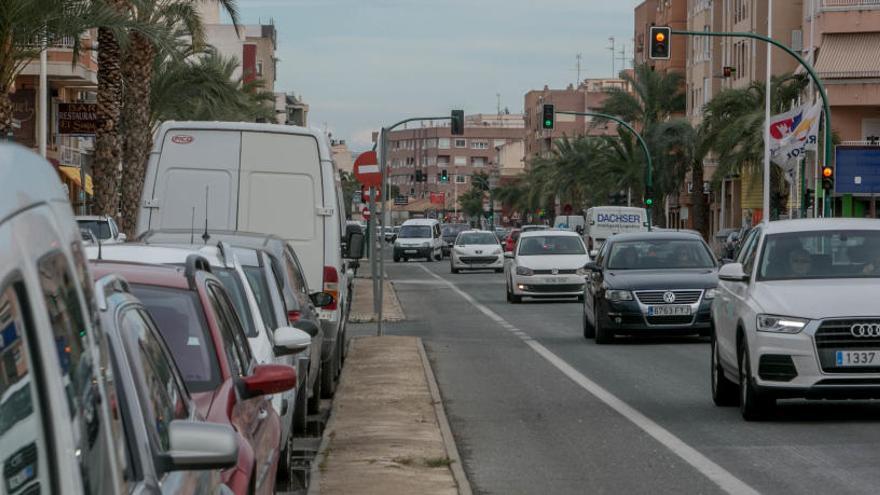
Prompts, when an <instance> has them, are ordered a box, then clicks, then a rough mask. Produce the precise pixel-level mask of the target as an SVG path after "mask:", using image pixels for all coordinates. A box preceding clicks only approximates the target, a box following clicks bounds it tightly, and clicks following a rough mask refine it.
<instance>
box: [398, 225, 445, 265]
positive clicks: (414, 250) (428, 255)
mask: <svg viewBox="0 0 880 495" xmlns="http://www.w3.org/2000/svg"><path fill="white" fill-rule="evenodd" d="M443 244H444V243H443V237H442V233H441V231H440V222H438V221H437V220H434V219H430V218H417V219H413V220H407V221H405V222H403V225H401V226H400V232H398V233H397V239H395V240H394V261H395V263H396V262H398V261H400V260H403V261H406V260H408V259H410V258H424V259H425V260H426V261H440V260H441V259H443Z"/></svg>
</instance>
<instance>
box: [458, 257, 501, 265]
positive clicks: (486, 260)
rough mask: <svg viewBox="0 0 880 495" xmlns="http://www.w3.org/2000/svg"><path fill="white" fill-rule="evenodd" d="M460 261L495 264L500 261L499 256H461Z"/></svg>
mask: <svg viewBox="0 0 880 495" xmlns="http://www.w3.org/2000/svg"><path fill="white" fill-rule="evenodd" d="M458 261H461V262H462V263H484V264H488V263H495V262H496V261H498V256H460V257H459V258H458Z"/></svg>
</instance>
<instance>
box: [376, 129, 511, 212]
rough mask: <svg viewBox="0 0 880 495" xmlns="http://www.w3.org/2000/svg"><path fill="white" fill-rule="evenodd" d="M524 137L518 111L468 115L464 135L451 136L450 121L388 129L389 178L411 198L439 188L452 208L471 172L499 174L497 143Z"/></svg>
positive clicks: (465, 188) (452, 208) (466, 185)
mask: <svg viewBox="0 0 880 495" xmlns="http://www.w3.org/2000/svg"><path fill="white" fill-rule="evenodd" d="M502 124H503V125H502ZM522 139H523V123H522V115H513V114H510V115H508V114H503V115H501V116H500V117H499V116H498V115H470V116H467V117H466V118H465V128H464V135H463V136H452V134H451V129H450V127H449V124H448V123H444V124H442V125H434V126H422V127H416V128H410V129H400V130H395V131H392V132H391V133H389V135H388V160H389V161H388V163H389V165H390V168H389V180H390V182H391V184H392V185H396V186H397V187H398V188H399V189H400V193H401V195H404V196H408V197H410V198H411V199H412V200H420V199H426V198H430V197H431V193H434V197H435V198H437V197H438V194H436V193H443V194H444V200H445V208H446V209H449V210H454V209H455V207H456V202H457V197H458V194H460V193H463V192H465V191H467V190H469V189H470V183H471V177H472V176H473V175H474V174H476V173H479V172H484V173H487V174H489V175H494V176H498V175H499V174H500V169H499V165H498V162H497V160H498V154H497V151H496V148H498V147H501V146H505V145H508V144H511V143H516V142H522ZM444 173H445V176H446V177H447V178H448V180H447V181H445V182H444V181H443V180H442V177H443V175H444ZM417 175H424V177H425V178H426V180H424V181H422V182H417V181H416V176H417ZM437 209H444V205H440V206H439V207H438V208H437Z"/></svg>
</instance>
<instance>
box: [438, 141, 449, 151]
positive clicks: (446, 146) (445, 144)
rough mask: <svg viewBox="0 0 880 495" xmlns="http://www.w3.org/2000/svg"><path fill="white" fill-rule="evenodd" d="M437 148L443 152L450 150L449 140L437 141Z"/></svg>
mask: <svg viewBox="0 0 880 495" xmlns="http://www.w3.org/2000/svg"><path fill="white" fill-rule="evenodd" d="M437 147H438V148H440V149H441V150H448V149H449V138H438V139H437Z"/></svg>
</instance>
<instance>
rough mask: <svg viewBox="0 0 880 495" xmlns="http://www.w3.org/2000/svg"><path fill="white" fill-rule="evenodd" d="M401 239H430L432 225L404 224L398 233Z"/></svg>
mask: <svg viewBox="0 0 880 495" xmlns="http://www.w3.org/2000/svg"><path fill="white" fill-rule="evenodd" d="M397 237H398V238H400V239H430V238H431V227H429V226H428V225H404V226H403V227H401V228H400V233H399V234H397Z"/></svg>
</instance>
